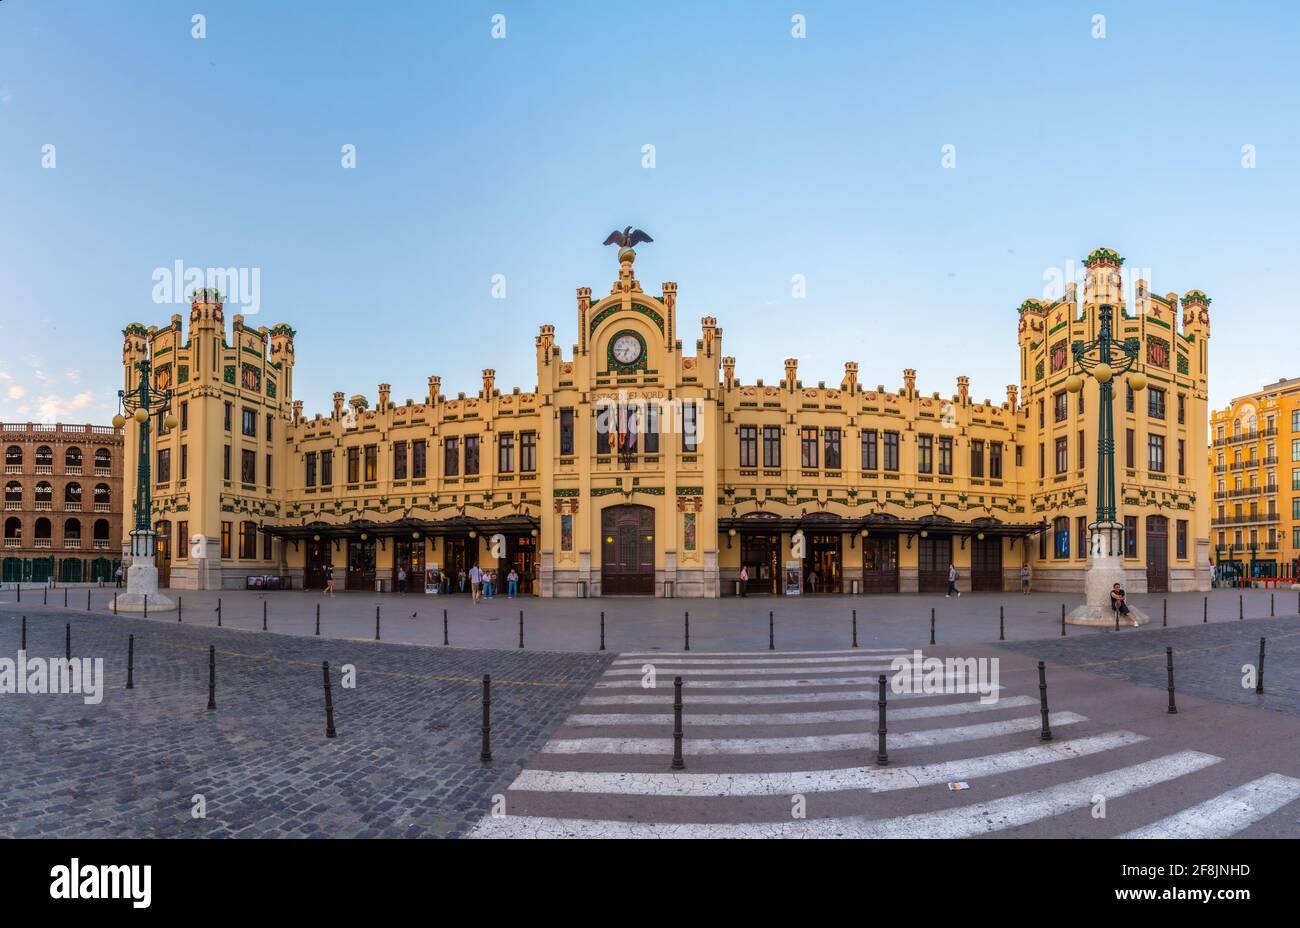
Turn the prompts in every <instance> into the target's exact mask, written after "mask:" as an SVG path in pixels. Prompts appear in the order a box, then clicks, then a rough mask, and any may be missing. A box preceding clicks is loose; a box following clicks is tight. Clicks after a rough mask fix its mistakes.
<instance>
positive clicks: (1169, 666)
mask: <svg viewBox="0 0 1300 928" xmlns="http://www.w3.org/2000/svg"><path fill="white" fill-rule="evenodd" d="M1165 669H1166V670H1167V671H1168V672H1169V714H1170V715H1177V714H1178V707H1177V706H1176V705H1174V649H1173V648H1165Z"/></svg>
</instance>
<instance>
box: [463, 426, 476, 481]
mask: <svg viewBox="0 0 1300 928" xmlns="http://www.w3.org/2000/svg"><path fill="white" fill-rule="evenodd" d="M477 473H478V436H477V435H466V436H465V476H467V477H469V476H472V475H474V474H477Z"/></svg>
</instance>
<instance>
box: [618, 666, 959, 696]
mask: <svg viewBox="0 0 1300 928" xmlns="http://www.w3.org/2000/svg"><path fill="white" fill-rule="evenodd" d="M841 672H842V671H841ZM881 673H884V671H881ZM797 676H798V678H797V679H794V680H786V679H773V680H692V681H691V690H692V692H693V691H695V690H699V689H707V690H756V689H766V688H767V687H769V686H807V685H808V684H809V683H812V682H816V683H817V684H818V685H819V686H865V685H867V684H872V683H878V682H879V677H880V674H864V675H861V676H855V677H825V678H823V677H820V676H818V675H817V673H816V671H812V672H808V671H805V672H802V673H799V674H798V675H797ZM889 677H890V675H889V674H887V673H886V674H885V680H886V682H888V681H889ZM671 678H672V674H666V673H658V674H656V680H655V683H656V686H655V688H656V689H661V688H667V689H671V688H672V685H673V681H672V679H671ZM936 679H939V678H938V676H937V675H936ZM942 679H943V680H944V681H945V682H952V681H953V680H956V679H965V678H964V677H960V676H958V675H956V674H949V673H945V674H944V675H943V677H942ZM596 689H598V690H617V689H642V686H641V681H640V680H607V679H603V678H602V679H601V681H600V682H599V683H597V684H596ZM693 698H696V699H707V698H708V697H707V696H696V697H693Z"/></svg>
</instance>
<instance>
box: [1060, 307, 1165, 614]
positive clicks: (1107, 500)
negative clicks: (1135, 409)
mask: <svg viewBox="0 0 1300 928" xmlns="http://www.w3.org/2000/svg"><path fill="white" fill-rule="evenodd" d="M1113 316H1114V308H1113V307H1112V306H1111V305H1110V304H1102V306H1101V307H1100V310H1099V312H1098V321H1099V325H1098V330H1097V337H1096V338H1095V339H1093V340H1092V341H1087V342H1079V343H1076V344H1075V346H1074V363H1075V365H1076V367H1077V368H1078V370H1079V371H1080V372H1081V373H1073V372H1072V373H1071V374H1070V376H1069V377H1067V378H1066V379H1065V389H1066V390H1068V391H1069V392H1070V393H1078V392H1079V391H1080V390H1082V389H1083V378H1084V377H1085V376H1091V377H1092V378H1093V379H1094V380H1096V381H1097V519H1096V521H1095V522H1093V523H1092V524H1091V525H1089V526H1088V530H1089V535H1090V546H1091V551H1090V556H1089V560H1088V566H1087V567H1086V568H1085V569H1084V592H1085V603H1084V605H1082V606H1079V607H1078V608H1076V609H1075V610H1074V611H1073V612H1072V613H1071V614H1070V617H1069V619H1068V621H1069V622H1070V623H1071V624H1073V625H1100V624H1109V623H1110V622H1111V621H1113V618H1112V616H1111V608H1110V591H1111V588H1112V587H1113V586H1114V584H1116V583H1118V584H1120V586H1121V587H1123V586H1125V583H1124V577H1125V571H1124V561H1123V555H1124V550H1123V545H1124V525H1123V523H1122V522H1120V521H1119V519H1118V516H1117V513H1116V505H1115V501H1116V493H1115V416H1114V383H1115V378H1116V377H1119V376H1122V375H1124V374H1128V386H1129V388H1130V389H1132V390H1135V391H1137V390H1142V389H1144V388H1145V387H1146V383H1147V380H1146V375H1145V374H1143V373H1142V372H1141V371H1138V370H1133V368H1134V365H1135V364H1136V362H1137V346H1136V345H1134V344H1131V343H1126V342H1117V341H1116V340H1115V338H1114V337H1113V335H1112V330H1111V321H1112V319H1113ZM1130 371H1131V373H1130ZM1129 612H1130V613H1131V615H1132V616H1133V617H1134V618H1136V619H1137V621H1139V622H1146V621H1147V617H1146V615H1145V614H1143V613H1142V612H1141V611H1140V610H1138V609H1135V608H1134V607H1133V606H1132V604H1130V605H1129Z"/></svg>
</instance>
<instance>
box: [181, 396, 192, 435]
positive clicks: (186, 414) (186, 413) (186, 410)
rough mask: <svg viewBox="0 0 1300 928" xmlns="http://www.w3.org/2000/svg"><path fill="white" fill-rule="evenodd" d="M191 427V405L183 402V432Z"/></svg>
mask: <svg viewBox="0 0 1300 928" xmlns="http://www.w3.org/2000/svg"><path fill="white" fill-rule="evenodd" d="M189 427H190V404H189V403H187V402H186V401H185V400H181V431H182V432H183V431H185V430H186V429H187V428H189Z"/></svg>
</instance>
